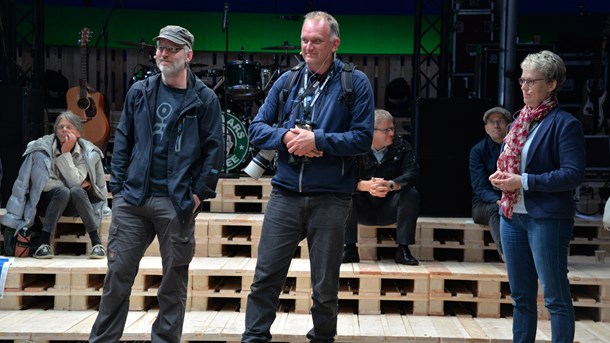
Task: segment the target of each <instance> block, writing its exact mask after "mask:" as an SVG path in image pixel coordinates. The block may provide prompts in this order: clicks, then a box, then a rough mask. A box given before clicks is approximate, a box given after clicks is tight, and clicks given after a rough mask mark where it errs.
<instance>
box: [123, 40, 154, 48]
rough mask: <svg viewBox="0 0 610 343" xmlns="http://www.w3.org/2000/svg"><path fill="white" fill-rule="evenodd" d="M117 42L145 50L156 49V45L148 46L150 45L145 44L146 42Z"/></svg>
mask: <svg viewBox="0 0 610 343" xmlns="http://www.w3.org/2000/svg"><path fill="white" fill-rule="evenodd" d="M116 42H117V43H119V44H122V45H127V46H134V47H136V48H140V49H144V48H150V49H154V48H155V46H154V45H152V44H148V43H144V42H127V41H122V40H118V41H116Z"/></svg>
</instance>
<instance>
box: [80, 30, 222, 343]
mask: <svg viewBox="0 0 610 343" xmlns="http://www.w3.org/2000/svg"><path fill="white" fill-rule="evenodd" d="M154 39H155V40H156V41H157V48H156V53H155V60H156V62H157V66H158V67H159V70H160V71H161V73H160V74H157V75H154V76H151V77H149V78H147V79H145V80H141V81H138V82H136V83H135V84H134V85H133V86H132V87H131V88H130V89H129V91H128V93H127V96H126V99H125V104H124V106H123V113H122V114H121V119H120V121H119V125H118V127H117V130H116V133H115V139H114V151H113V153H112V168H111V172H112V174H111V178H110V190H111V191H112V194H113V196H114V197H113V201H112V223H111V225H110V232H109V237H108V270H107V272H106V277H105V279H104V291H103V294H102V299H101V302H100V307H99V313H98V316H97V319H96V321H95V324H94V325H93V329H92V330H91V335H90V337H89V342H118V341H119V339H120V338H121V335H122V333H123V329H124V326H125V321H126V319H127V313H128V311H129V296H130V294H131V287H132V285H133V282H134V278H135V277H136V274H137V272H138V267H139V264H140V260H141V259H142V257H143V256H144V252H145V251H146V249H147V248H148V246H149V245H150V243H151V242H152V241H153V239H154V238H155V236H157V237H158V241H159V250H160V253H161V262H162V264H163V278H162V280H161V284H160V286H159V290H158V292H157V300H158V303H159V313H158V315H157V318H156V320H155V322H154V323H153V324H152V330H151V341H152V342H180V341H181V337H182V326H183V322H184V312H185V309H186V299H187V286H188V270H189V264H190V262H191V260H192V258H193V255H194V253H195V235H194V233H195V217H196V216H197V214H198V213H199V211H200V205H201V202H202V201H203V200H205V199H207V198H213V197H215V196H216V193H215V189H216V184H217V182H218V177H219V170H220V168H221V166H222V164H223V163H222V162H223V159H224V148H223V141H222V116H221V112H220V103H219V102H218V98H217V97H216V95H215V94H214V92H213V91H212V90H211V89H210V88H208V87H207V86H206V85H205V84H204V83H203V82H202V81H201V80H200V79H199V78H197V77H195V74H194V73H193V72H192V71H191V70H190V68H189V67H188V63H189V62H190V61H191V59H192V58H193V42H194V37H193V35H192V34H191V33H190V32H189V31H188V30H187V29H185V28H183V27H180V26H174V25H169V26H166V27H164V28H162V29H161V31H160V32H159V36H157V37H155V38H154Z"/></svg>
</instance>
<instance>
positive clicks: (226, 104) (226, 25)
mask: <svg viewBox="0 0 610 343" xmlns="http://www.w3.org/2000/svg"><path fill="white" fill-rule="evenodd" d="M222 30H223V31H224V33H225V55H224V75H225V77H226V75H227V65H228V64H229V4H228V3H226V2H225V5H224V12H223V16H222ZM225 81H226V80H225ZM227 86H228V85H227V82H224V86H223V87H224V89H225V94H224V96H223V102H224V107H225V110H224V112H223V113H222V115H223V118H224V123H223V124H224V125H223V126H224V133H223V136H224V137H223V138H224V145H225V148H224V150H225V151H224V153H225V158H224V161H223V168H222V173H220V177H221V178H226V179H238V178H239V173H229V172H228V171H227V157H228V156H227V147H226V145H227V138H228V137H229V126H228V125H227V121H229V116H228V111H229V102H228V101H229V100H228V98H229V90H228V87H227Z"/></svg>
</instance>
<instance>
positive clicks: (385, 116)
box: [375, 108, 394, 124]
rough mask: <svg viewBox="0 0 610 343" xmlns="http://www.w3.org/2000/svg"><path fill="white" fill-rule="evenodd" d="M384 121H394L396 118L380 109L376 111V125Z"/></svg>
mask: <svg viewBox="0 0 610 343" xmlns="http://www.w3.org/2000/svg"><path fill="white" fill-rule="evenodd" d="M382 120H391V121H394V117H393V116H392V114H390V112H388V111H386V110H383V109H380V108H378V109H376V110H375V124H377V123H378V122H380V121H382Z"/></svg>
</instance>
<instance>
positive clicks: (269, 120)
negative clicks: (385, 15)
mask: <svg viewBox="0 0 610 343" xmlns="http://www.w3.org/2000/svg"><path fill="white" fill-rule="evenodd" d="M306 69H307V68H302V69H301V71H300V72H299V73H300V75H299V77H298V78H297V80H296V82H295V85H294V86H293V89H292V90H291V92H290V95H289V96H288V99H287V100H286V103H285V106H284V111H285V113H289V115H288V118H287V120H285V121H284V123H282V124H281V125H279V127H274V126H273V125H274V124H275V123H276V122H277V111H276V109H277V106H278V101H279V97H278V94H279V92H280V91H281V90H282V88H283V86H284V81H285V80H286V77H288V75H289V74H290V73H284V74H283V75H282V76H281V77H280V78H279V79H278V81H277V82H275V84H274V85H273V87H272V88H271V90H270V91H269V95H268V96H267V98H266V99H265V102H264V103H263V105H262V106H261V108H260V109H259V112H258V114H257V115H256V117H255V118H254V120H253V121H252V124H250V128H249V132H248V133H249V136H250V142H251V143H252V144H253V145H254V146H256V147H259V148H261V149H266V150H278V163H277V166H276V172H275V175H274V176H273V179H272V181H271V183H272V184H273V185H275V186H280V187H282V188H285V189H287V190H289V191H293V192H303V193H323V192H335V193H347V194H351V193H352V192H353V188H354V175H353V174H354V171H353V169H354V162H355V156H356V155H360V154H365V153H367V152H368V151H369V150H370V149H371V144H372V142H373V125H374V123H373V122H374V111H375V107H374V100H373V91H372V89H371V84H370V82H369V79H368V78H367V76H366V75H365V74H364V73H363V72H361V71H359V70H354V73H353V88H354V95H355V102H354V107H353V110H352V113H350V111H349V110H348V108H347V105H346V103H345V100H344V99H343V97H342V94H343V89H342V87H341V70H342V69H343V63H342V62H341V61H340V60H338V59H335V62H334V65H333V66H331V71H330V72H332V73H333V74H332V77H331V79H330V80H329V82H328V84H327V86H326V87H325V88H324V89H323V90H322V92H321V94H320V96H319V99H318V100H317V102H316V103H315V106H314V107H315V108H314V111H315V113H316V115H315V124H316V125H315V129H314V134H315V140H316V148H317V149H318V150H320V151H323V152H324V155H323V156H322V157H317V158H312V159H311V164H298V165H291V164H289V163H288V157H289V153H288V150H287V149H286V146H285V145H284V143H283V142H282V137H283V136H284V134H285V133H286V132H287V131H288V130H289V129H290V128H293V127H294V124H295V118H296V117H297V116H300V115H301V112H300V106H298V101H295V99H296V98H297V97H298V90H299V88H301V86H302V85H303V82H302V79H303V75H304V73H305V72H307V71H306Z"/></svg>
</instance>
